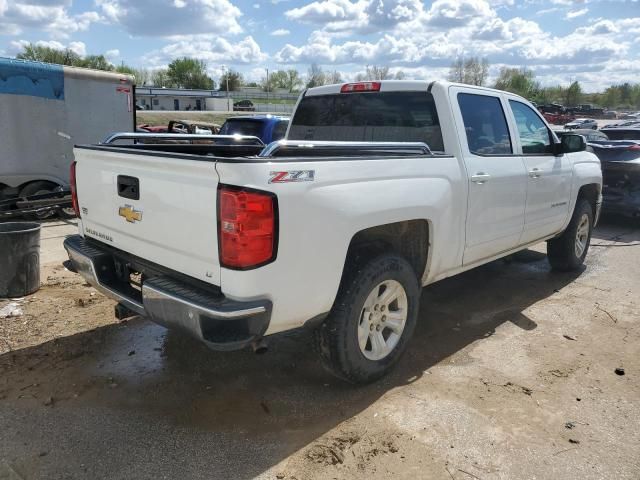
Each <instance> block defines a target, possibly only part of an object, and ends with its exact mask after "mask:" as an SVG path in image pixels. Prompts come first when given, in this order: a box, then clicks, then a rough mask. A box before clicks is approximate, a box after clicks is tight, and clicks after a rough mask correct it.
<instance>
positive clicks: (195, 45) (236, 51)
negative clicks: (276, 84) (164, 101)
mask: <svg viewBox="0 0 640 480" xmlns="http://www.w3.org/2000/svg"><path fill="white" fill-rule="evenodd" d="M178 57H193V58H197V59H199V60H204V61H205V62H207V63H208V64H209V66H210V67H211V68H214V67H216V64H217V65H218V66H219V65H221V64H251V63H257V62H262V61H264V60H266V59H267V55H266V54H265V53H264V52H262V50H261V49H260V45H258V43H257V42H256V41H255V40H254V39H253V37H245V38H244V39H242V40H241V41H239V42H233V43H231V42H230V41H229V40H227V39H225V38H222V37H216V38H214V39H211V40H181V41H178V42H175V43H171V44H169V45H166V46H165V47H163V48H161V49H160V50H155V51H153V52H150V53H149V54H147V55H146V62H145V63H147V64H149V65H150V66H151V68H157V67H161V66H164V65H167V64H168V63H169V62H171V60H173V59H174V58H178Z"/></svg>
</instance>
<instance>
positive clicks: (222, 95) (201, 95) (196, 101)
mask: <svg viewBox="0 0 640 480" xmlns="http://www.w3.org/2000/svg"><path fill="white" fill-rule="evenodd" d="M136 104H137V105H139V106H141V107H142V108H143V109H145V110H233V99H232V98H227V97H226V92H219V91H217V90H187V89H182V88H155V87H136Z"/></svg>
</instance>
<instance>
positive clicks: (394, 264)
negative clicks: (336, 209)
mask: <svg viewBox="0 0 640 480" xmlns="http://www.w3.org/2000/svg"><path fill="white" fill-rule="evenodd" d="M385 281H396V282H398V283H399V284H400V285H401V286H402V288H403V289H404V293H405V294H406V301H407V317H406V320H405V323H404V329H403V330H402V332H401V333H400V335H399V338H398V339H397V343H396V344H395V347H393V348H392V350H391V351H390V352H389V353H388V354H387V356H385V357H384V358H381V359H379V360H371V359H368V358H366V357H365V354H364V353H363V352H362V350H361V348H360V346H359V343H358V327H359V324H360V322H361V321H362V316H363V313H362V312H363V308H364V304H365V301H366V300H367V298H368V297H369V295H370V294H371V293H372V292H373V291H374V289H375V288H376V286H378V285H379V284H381V283H382V282H385ZM381 291H382V293H384V287H382V290H381ZM420 292H421V287H420V283H419V279H418V277H417V275H416V273H415V272H414V270H413V268H412V267H411V265H409V263H408V262H407V261H406V260H405V259H404V258H402V257H400V256H398V255H393V254H385V255H380V256H378V257H375V258H373V259H372V260H370V261H368V262H365V263H359V264H358V263H356V262H354V263H352V264H351V265H347V267H346V268H345V273H344V277H343V280H342V283H341V285H340V289H339V291H338V295H337V297H336V301H335V303H334V305H333V308H332V309H331V313H330V314H329V316H328V318H327V319H326V320H325V322H324V323H323V324H322V325H321V326H320V327H319V328H318V329H317V331H316V334H315V341H316V347H317V349H318V351H319V353H320V357H321V359H322V363H323V365H324V366H325V367H326V368H327V369H328V370H329V371H330V372H331V373H333V374H334V375H336V376H337V377H339V378H342V379H344V380H346V381H348V382H351V383H358V384H365V383H370V382H373V381H374V380H377V379H378V378H380V377H382V376H383V375H385V374H386V373H388V372H389V371H390V370H391V369H392V367H393V365H394V364H395V363H396V362H397V361H398V360H399V358H400V357H401V355H402V353H403V352H404V350H405V349H406V346H407V343H408V341H409V339H410V338H411V336H412V335H413V330H414V328H415V325H416V319H417V316H418V306H419V303H420ZM383 321H384V320H383ZM387 328H388V327H387ZM365 331H366V330H365ZM386 331H387V330H385V327H384V326H383V327H382V331H381V332H380V334H381V335H383V334H384V332H386ZM367 346H371V344H370V343H367ZM365 349H366V347H365Z"/></svg>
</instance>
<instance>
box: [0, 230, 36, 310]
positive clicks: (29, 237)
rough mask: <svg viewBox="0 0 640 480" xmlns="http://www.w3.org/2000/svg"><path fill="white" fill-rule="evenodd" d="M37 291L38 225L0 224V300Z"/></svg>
mask: <svg viewBox="0 0 640 480" xmlns="http://www.w3.org/2000/svg"><path fill="white" fill-rule="evenodd" d="M39 288H40V224H38V223H33V222H8V223H0V298H3V297H4V298H7V297H8V298H11V297H23V296H25V295H29V294H31V293H34V292H36V291H37V290H38V289H39Z"/></svg>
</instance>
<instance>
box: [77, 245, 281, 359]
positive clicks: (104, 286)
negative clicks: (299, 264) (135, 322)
mask: <svg viewBox="0 0 640 480" xmlns="http://www.w3.org/2000/svg"><path fill="white" fill-rule="evenodd" d="M64 248H65V249H66V250H67V253H68V254H69V259H70V260H71V262H72V263H73V266H74V267H75V268H76V270H77V272H78V273H79V274H80V275H82V277H83V278H84V279H85V280H86V281H87V282H88V283H89V284H91V285H92V286H93V287H94V288H95V289H96V290H98V291H99V292H101V293H103V294H104V295H106V296H108V297H111V298H113V299H115V300H117V301H118V302H119V303H120V304H121V305H123V306H124V307H126V308H128V309H129V310H131V311H133V312H135V313H137V314H138V315H142V316H144V317H148V318H149V319H150V320H152V321H154V322H156V323H159V324H160V325H163V326H165V327H167V328H177V329H180V330H184V331H187V332H188V333H190V334H191V335H193V336H195V337H196V338H198V339H199V340H201V341H202V342H204V343H205V344H206V345H207V346H209V347H210V348H212V349H214V350H238V349H240V348H243V347H245V346H247V345H249V344H250V343H251V342H253V341H255V340H258V339H259V338H261V337H262V336H263V335H264V332H265V331H266V330H267V327H268V326H269V319H270V316H271V302H269V301H266V300H265V301H253V302H237V301H233V300H229V299H227V298H225V297H224V296H223V295H222V294H220V293H216V292H213V293H212V292H208V291H206V290H204V289H199V288H194V287H192V286H190V285H186V284H185V283H183V282H179V281H178V280H176V279H175V278H172V277H171V275H170V274H167V275H157V274H155V272H154V274H153V275H149V276H146V275H145V276H144V279H143V282H142V288H141V289H136V288H134V287H133V286H132V285H131V283H130V282H128V281H127V279H122V278H119V276H118V274H117V271H118V270H120V271H121V270H122V261H121V260H120V259H119V258H118V255H117V253H116V254H114V253H113V252H112V251H111V250H110V249H107V248H102V247H100V246H99V245H96V244H95V243H93V242H91V243H89V242H87V241H86V240H85V239H84V238H83V237H81V236H80V235H73V236H71V237H67V238H66V239H65V241H64ZM125 263H126V262H125ZM116 264H119V266H120V268H119V269H118V268H117V267H116ZM127 265H128V264H127ZM141 273H143V274H145V272H144V271H143V272H141Z"/></svg>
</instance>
